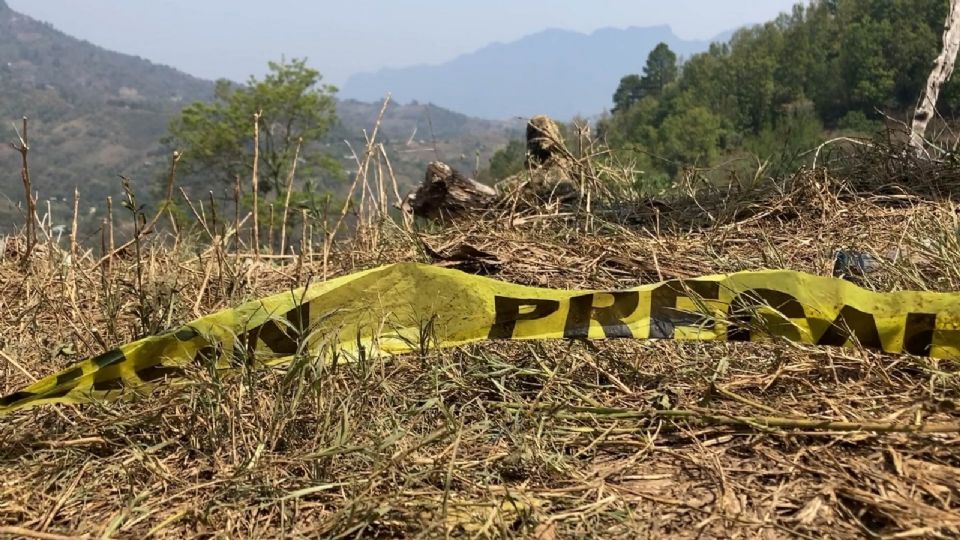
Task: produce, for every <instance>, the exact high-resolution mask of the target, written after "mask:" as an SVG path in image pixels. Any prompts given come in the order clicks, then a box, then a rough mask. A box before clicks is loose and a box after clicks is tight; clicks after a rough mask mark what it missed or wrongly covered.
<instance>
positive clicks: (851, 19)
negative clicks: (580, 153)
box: [599, 0, 960, 178]
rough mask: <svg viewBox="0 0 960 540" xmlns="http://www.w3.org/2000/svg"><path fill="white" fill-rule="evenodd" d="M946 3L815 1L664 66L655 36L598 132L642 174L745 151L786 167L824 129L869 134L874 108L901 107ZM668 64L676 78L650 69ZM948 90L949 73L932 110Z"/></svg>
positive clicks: (885, 111)
mask: <svg viewBox="0 0 960 540" xmlns="http://www.w3.org/2000/svg"><path fill="white" fill-rule="evenodd" d="M946 10H947V2H943V1H941V0H870V1H854V0H833V1H815V2H812V3H810V5H808V6H804V5H802V4H798V5H797V6H795V7H794V9H793V11H792V12H791V13H789V14H782V15H780V16H779V17H778V18H777V19H775V20H773V21H771V22H768V23H766V24H762V25H758V26H754V27H752V28H747V29H743V30H740V31H739V32H737V33H736V34H735V35H734V36H733V38H732V39H731V40H730V42H729V43H724V44H720V43H717V44H713V45H712V46H711V47H710V50H709V51H708V52H705V53H701V54H697V55H694V56H693V57H691V58H690V59H689V60H687V61H686V62H685V63H684V64H683V65H682V66H677V65H676V64H675V63H674V64H673V65H670V63H669V59H670V55H669V54H668V51H669V49H666V46H663V47H661V48H658V49H657V50H655V51H654V52H653V53H651V55H650V57H649V59H648V61H647V67H646V68H645V70H644V75H643V77H640V76H637V75H628V76H626V77H624V79H623V81H622V82H621V84H620V87H619V88H618V89H617V91H616V93H615V94H614V105H615V106H614V108H613V114H612V115H611V116H610V117H608V118H606V119H605V120H603V121H602V122H601V123H600V126H599V128H600V129H599V131H600V133H601V134H602V135H603V136H604V137H605V138H606V139H607V142H608V143H609V144H610V145H611V147H613V148H616V149H617V150H618V153H619V154H620V155H621V157H629V158H631V159H633V160H634V161H635V162H636V163H637V165H638V166H639V168H641V169H643V170H645V171H647V173H648V177H650V178H656V177H658V176H659V177H667V178H669V177H673V176H674V175H676V174H677V172H678V171H679V170H680V169H681V168H682V167H684V166H687V165H700V166H709V165H713V164H716V163H717V162H718V160H719V159H720V158H721V157H723V158H728V157H731V156H734V155H737V154H742V153H744V152H746V153H750V154H754V155H757V156H759V157H760V158H762V159H771V162H772V164H773V165H774V166H775V168H777V169H778V170H780V171H784V170H790V169H792V168H795V167H796V165H798V164H799V163H798V156H799V154H801V153H802V152H804V151H807V150H810V149H811V148H813V147H814V146H816V144H817V143H818V142H819V140H820V139H822V136H823V133H824V130H825V129H826V130H850V131H859V132H864V133H865V134H870V132H871V131H875V130H876V128H877V127H879V126H880V122H879V121H880V120H882V119H883V116H884V115H890V116H892V117H898V116H903V115H904V113H906V112H909V111H910V110H912V108H913V106H914V105H915V104H916V101H917V98H918V96H919V94H920V91H921V89H922V88H923V84H924V81H925V79H926V76H927V75H928V73H929V67H930V62H931V61H932V59H933V58H934V57H936V55H937V53H938V52H939V50H940V34H941V32H942V28H943V21H944V18H945V16H946ZM661 49H666V50H661ZM665 60H666V61H667V63H666V65H665V64H664V62H665ZM677 67H679V68H680V69H679V76H678V77H676V79H675V80H672V79H671V77H669V76H667V77H664V76H662V75H660V74H661V73H663V72H666V73H667V75H670V74H671V73H673V72H674V71H675V70H676V69H677ZM664 80H666V81H667V84H655V83H656V82H659V81H664ZM958 97H960V82H957V81H956V80H955V81H953V82H951V83H949V84H948V85H947V86H946V87H945V89H944V92H943V94H942V96H941V101H940V112H941V114H943V115H945V116H947V117H949V116H952V115H954V114H955V113H956V112H957V108H958V105H960V102H958V100H957V99H958Z"/></svg>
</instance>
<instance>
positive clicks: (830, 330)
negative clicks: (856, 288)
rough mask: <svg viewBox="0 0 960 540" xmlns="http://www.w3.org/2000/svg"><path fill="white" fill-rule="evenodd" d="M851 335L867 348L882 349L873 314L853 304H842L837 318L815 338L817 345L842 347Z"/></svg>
mask: <svg viewBox="0 0 960 540" xmlns="http://www.w3.org/2000/svg"><path fill="white" fill-rule="evenodd" d="M851 337H853V338H855V339H856V340H857V342H859V343H860V344H861V345H863V346H864V347H867V348H868V349H881V350H882V349H883V343H882V342H881V341H880V331H879V330H877V321H876V319H874V318H873V314H872V313H867V312H865V311H860V310H859V309H857V308H855V307H853V306H843V309H841V310H840V313H839V314H838V315H837V318H836V319H834V321H833V322H832V323H830V326H828V327H827V330H826V331H825V332H824V333H823V335H822V336H820V339H818V340H817V345H831V346H836V347H842V346H843V345H846V343H847V341H848V340H849V339H850V338H851Z"/></svg>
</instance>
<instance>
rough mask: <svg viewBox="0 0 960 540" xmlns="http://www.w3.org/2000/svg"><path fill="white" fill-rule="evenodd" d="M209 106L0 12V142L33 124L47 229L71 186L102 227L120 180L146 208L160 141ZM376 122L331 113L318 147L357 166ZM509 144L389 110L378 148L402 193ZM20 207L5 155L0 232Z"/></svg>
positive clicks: (180, 82)
mask: <svg viewBox="0 0 960 540" xmlns="http://www.w3.org/2000/svg"><path fill="white" fill-rule="evenodd" d="M212 96H213V83H212V82H211V81H205V80H202V79H198V78H196V77H192V76H190V75H187V74H185V73H182V72H180V71H177V70H176V69H173V68H170V67H166V66H161V65H157V64H154V63H152V62H150V61H149V60H145V59H143V58H139V57H136V56H131V55H126V54H120V53H116V52H112V51H108V50H106V49H103V48H101V47H98V46H96V45H94V44H91V43H89V42H87V41H82V40H79V39H76V38H73V37H71V36H69V35H66V34H64V33H62V32H60V31H58V30H56V29H55V28H54V27H52V26H51V25H50V24H47V23H44V22H41V21H37V20H34V19H32V18H30V17H27V16H24V15H22V14H19V13H17V12H16V11H13V10H12V9H10V8H9V7H8V6H7V4H6V3H5V2H4V1H3V0H0V125H2V128H0V133H2V134H3V136H2V137H0V141H2V142H3V143H6V142H10V141H14V140H16V133H15V132H14V129H13V127H12V126H11V122H12V121H14V120H17V119H19V118H20V117H21V116H24V115H26V116H28V117H29V118H30V146H31V151H30V158H31V176H32V178H33V185H34V189H35V192H38V193H39V195H40V208H39V209H40V212H41V214H43V213H44V212H45V211H46V207H47V200H50V204H51V209H52V210H53V213H54V215H55V219H54V221H55V222H59V223H64V220H65V219H67V217H68V216H69V213H70V212H71V210H72V198H73V190H74V187H75V186H76V187H78V188H79V189H80V193H81V200H82V202H81V205H82V207H83V208H84V209H85V210H84V211H83V214H85V215H87V220H88V221H89V222H91V223H99V219H98V218H97V213H98V212H100V211H102V209H103V206H104V205H103V201H104V199H105V197H107V196H108V195H111V196H113V197H114V199H117V198H118V197H119V196H120V181H119V176H120V175H123V176H126V177H128V178H130V179H131V180H132V181H133V185H134V187H135V188H136V190H137V193H138V195H139V196H140V197H141V198H142V199H144V200H145V201H147V202H149V200H150V198H151V196H152V195H154V193H155V191H156V189H157V185H158V179H159V178H162V176H163V175H164V172H165V170H166V167H167V159H168V158H167V154H168V152H169V151H170V149H168V148H164V147H163V145H162V144H161V142H160V141H161V139H162V138H163V137H164V135H166V132H167V125H168V122H169V120H170V118H171V117H172V116H173V115H174V114H176V113H177V112H178V111H179V110H180V109H181V108H182V107H183V106H184V105H186V104H188V103H190V102H193V101H198V100H207V99H211V98H212ZM381 98H382V96H379V95H378V96H375V97H374V98H373V99H372V100H371V101H374V102H376V101H379V100H380V99H381ZM379 110H380V104H379V103H361V102H357V101H351V100H346V101H339V102H338V105H337V111H338V115H339V117H340V121H339V122H338V124H337V126H336V127H335V128H334V129H333V131H332V132H331V134H330V136H329V138H328V142H327V145H326V146H327V150H328V151H329V152H330V153H331V154H332V155H334V156H336V157H338V158H340V159H341V160H342V161H343V162H344V164H345V166H346V168H347V169H348V170H349V169H350V167H351V166H354V165H353V158H352V156H350V155H349V148H348V147H347V145H346V144H344V141H345V140H346V141H349V142H350V143H351V144H352V145H353V147H354V148H355V149H357V150H358V151H359V150H360V148H361V147H362V145H363V130H364V129H366V130H368V131H369V130H370V129H371V128H372V127H373V124H374V123H375V121H376V117H377V114H378V112H379ZM17 124H19V122H17ZM517 133H519V130H518V128H517V126H516V123H515V122H514V123H506V122H489V121H484V120H477V119H474V118H470V117H468V116H465V115H463V114H458V113H455V112H452V111H448V110H445V109H442V108H440V107H436V106H432V105H420V104H409V105H402V104H400V103H398V102H393V104H392V105H391V107H390V108H389V109H388V111H387V114H386V116H385V119H384V124H383V126H382V129H381V135H382V137H381V142H386V143H387V146H388V151H390V152H391V157H392V158H393V159H394V160H395V163H394V168H395V171H396V173H397V175H398V177H399V178H398V180H399V181H400V183H401V184H405V185H408V186H412V185H413V184H415V183H417V182H418V181H419V178H420V175H422V172H423V165H424V164H425V162H426V161H429V160H430V159H436V158H437V157H439V158H441V159H444V160H446V161H448V162H449V163H451V164H453V165H454V166H458V167H461V168H464V169H468V170H469V169H472V168H473V167H475V163H476V159H477V156H478V155H479V156H480V159H481V160H485V159H488V158H489V156H490V155H491V154H492V153H493V152H494V151H495V150H496V149H497V148H499V147H500V146H502V145H504V144H506V142H507V141H508V140H509V138H510V137H511V136H514V135H516V134H517ZM414 135H415V136H414ZM193 180H195V181H196V180H197V179H193ZM205 189H209V186H205ZM23 197H24V194H23V187H22V183H21V180H20V158H19V155H18V154H17V153H16V152H14V151H13V150H12V149H11V148H10V147H9V145H7V144H2V145H0V231H6V230H9V228H10V227H11V226H12V225H13V224H14V223H20V221H21V219H22V218H21V216H22V214H21V213H20V211H19V210H17V209H16V205H17V204H19V203H20V201H22V200H23Z"/></svg>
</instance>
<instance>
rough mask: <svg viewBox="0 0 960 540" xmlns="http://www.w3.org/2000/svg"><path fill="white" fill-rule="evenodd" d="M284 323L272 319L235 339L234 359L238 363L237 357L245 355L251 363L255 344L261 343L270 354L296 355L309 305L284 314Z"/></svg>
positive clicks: (305, 326)
mask: <svg viewBox="0 0 960 540" xmlns="http://www.w3.org/2000/svg"><path fill="white" fill-rule="evenodd" d="M284 317H285V318H286V319H287V322H286V323H279V322H277V321H276V320H274V319H270V320H268V321H267V322H265V323H263V324H261V325H260V326H257V327H255V328H251V329H249V330H247V331H246V332H244V333H243V334H241V335H240V336H239V337H238V338H237V345H238V346H237V347H235V348H234V359H235V362H236V363H237V364H239V363H242V362H240V361H239V360H240V359H239V358H238V356H239V355H241V354H246V358H245V360H246V361H247V363H248V364H252V363H253V359H254V353H255V352H256V349H257V342H258V341H262V342H263V344H264V345H266V346H267V348H268V349H270V351H271V352H274V353H276V354H281V355H292V354H296V353H297V350H298V349H299V347H300V336H301V335H302V334H304V333H305V330H306V328H307V326H308V325H309V322H310V320H309V319H310V304H308V303H303V304H299V305H297V307H295V308H293V309H291V310H290V311H288V312H286V313H285V314H284Z"/></svg>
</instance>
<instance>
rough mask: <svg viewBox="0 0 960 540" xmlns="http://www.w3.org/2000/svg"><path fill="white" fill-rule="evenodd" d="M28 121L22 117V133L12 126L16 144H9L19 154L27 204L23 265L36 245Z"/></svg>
mask: <svg viewBox="0 0 960 540" xmlns="http://www.w3.org/2000/svg"><path fill="white" fill-rule="evenodd" d="M27 127H28V121H27V117H26V116H24V117H23V128H22V129H23V131H22V132H21V131H18V130H17V126H16V125H14V126H13V130H14V132H15V133H16V134H17V139H18V143H17V144H14V143H10V147H11V148H13V149H14V150H16V151H17V152H18V153H19V154H20V179H21V180H22V181H23V190H24V196H25V199H24V200H25V201H26V204H27V215H26V217H25V222H26V226H25V228H24V231H25V234H26V242H27V246H26V249H25V250H24V252H23V263H24V265H26V264H29V260H30V254H31V253H33V246H34V245H35V244H36V243H37V230H36V229H37V200H36V198H34V196H33V185H32V183H31V181H30V161H29V155H30V139H29V136H28V134H27Z"/></svg>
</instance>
